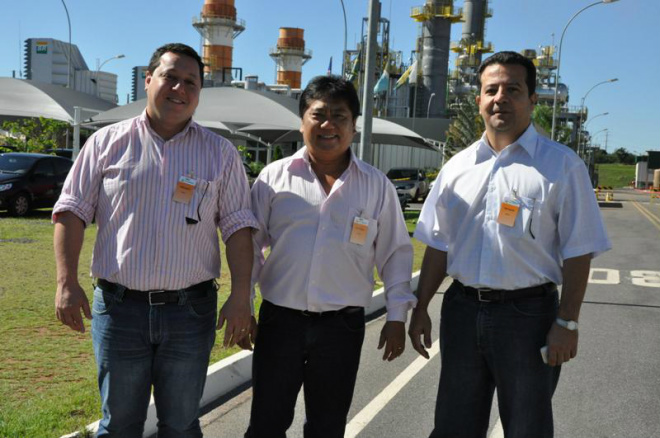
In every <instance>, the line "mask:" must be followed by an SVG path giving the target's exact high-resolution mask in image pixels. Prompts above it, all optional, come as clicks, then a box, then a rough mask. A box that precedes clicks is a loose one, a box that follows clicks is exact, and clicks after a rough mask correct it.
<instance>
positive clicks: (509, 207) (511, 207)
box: [497, 199, 520, 227]
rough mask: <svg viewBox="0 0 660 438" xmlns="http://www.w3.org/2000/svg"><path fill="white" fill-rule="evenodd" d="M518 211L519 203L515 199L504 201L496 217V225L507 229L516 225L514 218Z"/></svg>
mask: <svg viewBox="0 0 660 438" xmlns="http://www.w3.org/2000/svg"><path fill="white" fill-rule="evenodd" d="M519 210H520V201H518V200H517V199H505V200H504V202H502V205H501V206H500V214H499V215H498V216H497V223H499V224H502V225H505V226H507V227H513V226H514V225H515V223H516V217H517V216H518V211H519Z"/></svg>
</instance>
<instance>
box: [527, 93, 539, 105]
mask: <svg viewBox="0 0 660 438" xmlns="http://www.w3.org/2000/svg"><path fill="white" fill-rule="evenodd" d="M529 100H531V101H532V105H536V104H537V102H538V100H539V96H538V94H536V93H534V94H532V95H531V96H529Z"/></svg>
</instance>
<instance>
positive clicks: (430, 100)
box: [426, 93, 435, 119]
mask: <svg viewBox="0 0 660 438" xmlns="http://www.w3.org/2000/svg"><path fill="white" fill-rule="evenodd" d="M434 97H435V93H431V96H430V97H429V104H428V105H427V107H426V118H427V119H428V118H429V113H430V112H431V102H433V98H434Z"/></svg>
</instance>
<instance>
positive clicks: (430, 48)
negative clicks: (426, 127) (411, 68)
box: [412, 0, 461, 117]
mask: <svg viewBox="0 0 660 438" xmlns="http://www.w3.org/2000/svg"><path fill="white" fill-rule="evenodd" d="M412 18H414V19H415V20H416V21H419V22H421V23H422V81H423V87H422V88H418V90H417V93H418V96H417V105H416V108H415V113H416V115H417V117H427V116H428V117H445V115H446V107H447V76H448V75H447V73H448V70H449V65H448V64H449V40H450V36H451V25H452V23H456V22H458V21H460V19H461V15H460V14H455V13H454V2H453V1H452V0H427V2H426V4H425V5H424V6H422V7H420V8H413V14H412Z"/></svg>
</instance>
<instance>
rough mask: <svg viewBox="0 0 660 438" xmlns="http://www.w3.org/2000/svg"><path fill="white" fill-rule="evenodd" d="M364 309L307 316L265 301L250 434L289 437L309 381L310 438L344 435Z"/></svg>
mask: <svg viewBox="0 0 660 438" xmlns="http://www.w3.org/2000/svg"><path fill="white" fill-rule="evenodd" d="M364 323H365V322H364V309H352V310H351V311H348V312H339V313H334V314H330V315H320V316H319V315H312V316H307V315H305V314H303V313H302V312H300V311H298V310H294V309H288V308H285V307H280V306H276V305H274V304H272V303H270V302H268V301H264V302H263V303H262V305H261V310H260V312H259V332H258V334H257V339H256V342H255V346H254V356H253V362H252V390H253V395H252V413H251V417H250V426H249V427H248V430H247V432H246V434H245V437H246V438H285V437H286V431H287V429H288V428H289V427H290V426H291V423H292V422H293V415H294V409H295V405H296V399H297V397H298V393H299V392H300V387H301V386H302V385H304V396H305V413H306V421H305V426H304V436H305V438H342V437H343V436H344V430H345V428H346V419H347V416H348V411H349V408H350V405H351V401H352V399H353V389H354V388H355V379H356V376H357V371H358V367H359V364H360V351H361V349H362V342H363V341H364Z"/></svg>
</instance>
